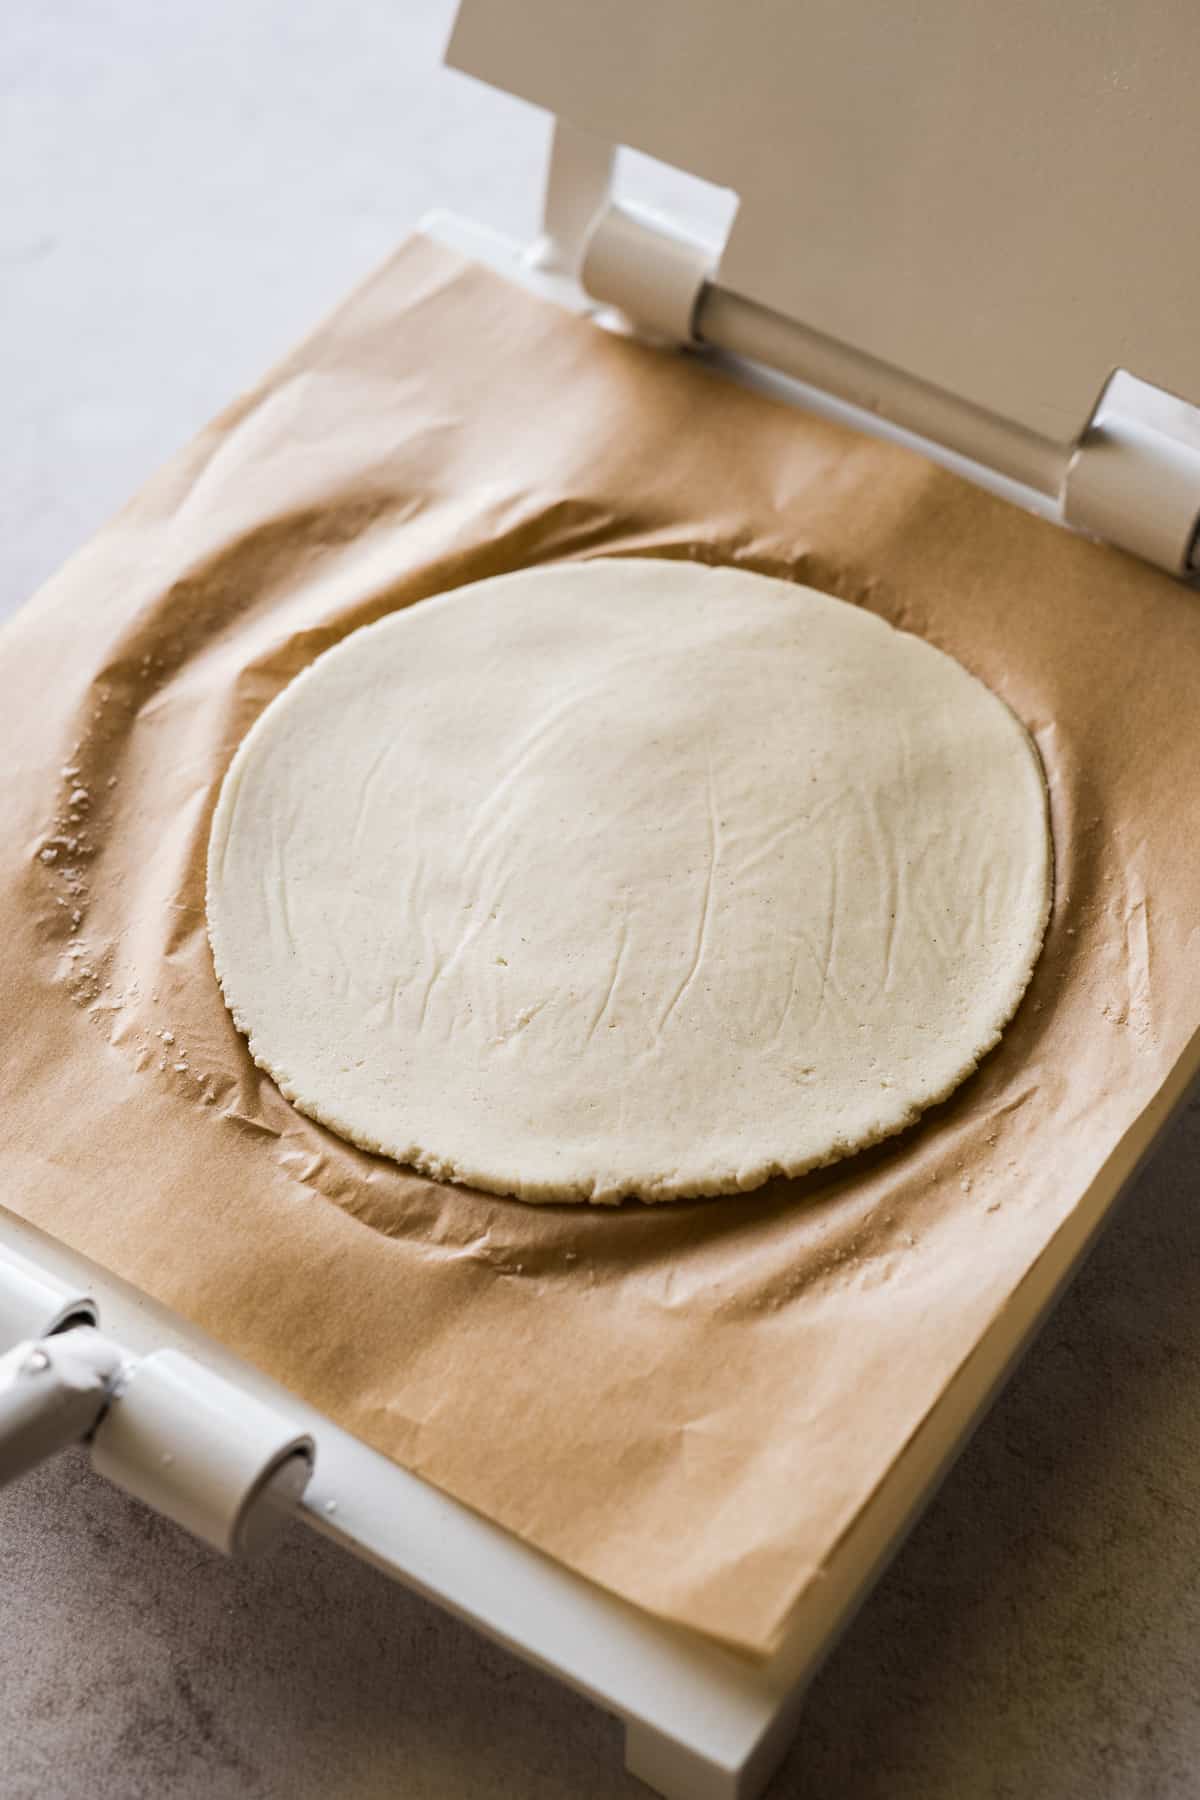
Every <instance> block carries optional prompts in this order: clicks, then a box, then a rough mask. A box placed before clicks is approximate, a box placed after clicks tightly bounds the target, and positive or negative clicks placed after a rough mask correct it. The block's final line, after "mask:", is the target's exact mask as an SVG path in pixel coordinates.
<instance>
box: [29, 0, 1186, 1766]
mask: <svg viewBox="0 0 1200 1800" xmlns="http://www.w3.org/2000/svg"><path fill="white" fill-rule="evenodd" d="M449 14H450V6H449V3H448V0H346V3H345V4H343V5H341V6H339V7H336V8H335V7H331V6H324V5H320V6H318V5H315V4H314V5H311V6H297V5H295V4H290V3H289V0H250V3H249V4H247V3H246V0H173V4H172V5H171V6H170V7H160V6H155V5H153V4H151V3H150V0H108V3H107V4H105V5H104V6H97V5H95V4H94V0H73V3H70V4H68V3H65V0H8V3H7V5H6V7H5V9H4V17H3V24H2V25H0V407H2V412H0V417H2V418H3V421H4V424H5V427H6V440H5V441H6V454H5V457H4V480H3V481H2V482H0V544H2V545H3V551H2V554H0V610H8V609H11V608H12V607H14V606H16V605H17V604H19V603H20V601H21V600H22V599H23V598H25V597H26V596H27V595H28V593H29V592H30V591H32V589H33V588H34V587H35V586H36V585H37V583H38V582H39V581H40V580H41V579H42V578H43V577H44V576H46V575H48V574H49V573H50V572H51V571H52V570H53V569H54V568H55V567H56V566H57V564H58V563H59V562H61V561H62V560H63V559H64V557H66V556H67V555H68V554H69V553H70V552H71V551H72V550H73V549H74V548H75V547H76V546H77V545H78V544H79V543H80V542H81V541H82V539H83V538H84V537H86V536H87V535H88V534H89V533H90V532H91V531H93V530H94V529H95V528H96V527H97V526H98V525H99V524H101V523H102V522H103V520H104V519H105V517H106V516H107V515H108V514H109V513H110V512H111V511H112V510H113V509H114V508H115V507H116V506H118V505H119V504H120V503H121V501H122V500H124V499H125V497H126V496H127V495H128V494H129V493H130V492H131V491H132V489H134V488H135V487H136V486H137V485H138V483H139V482H140V481H141V480H142V479H143V478H144V477H145V476H146V475H147V474H148V473H149V472H150V471H151V470H152V469H153V468H154V467H155V466H156V465H157V464H158V463H159V462H160V461H161V460H162V458H163V457H164V456H165V455H166V454H167V453H168V452H169V451H170V450H172V449H173V448H174V447H175V446H176V445H177V444H178V443H180V442H181V441H182V440H183V439H185V438H186V437H187V436H188V435H190V433H191V432H192V431H193V430H194V429H195V428H196V427H197V426H198V425H199V424H200V423H201V422H202V421H203V420H204V419H205V418H206V417H207V416H208V415H209V414H210V413H212V412H213V411H214V410H216V408H217V407H218V406H220V405H221V404H223V402H224V401H225V400H226V399H227V398H228V397H229V396H230V394H231V393H232V392H233V391H234V390H235V389H236V388H238V387H240V386H242V385H244V384H245V383H246V382H247V381H249V380H250V379H252V378H253V377H254V376H255V375H256V374H257V373H258V372H259V370H260V369H261V368H262V366H263V365H264V364H265V363H266V362H267V361H268V360H270V359H272V358H273V357H274V356H275V355H276V354H277V353H278V352H279V350H280V349H282V348H283V347H284V346H286V345H287V344H288V343H289V342H290V341H291V340H292V339H294V338H295V337H296V336H297V335H299V333H300V332H301V331H303V330H304V329H305V328H306V327H307V326H308V325H309V324H310V323H311V322H312V320H313V319H314V318H315V317H316V316H318V315H319V314H320V313H321V312H322V311H323V310H324V309H325V308H326V307H328V306H329V305H330V304H331V303H332V302H333V301H334V300H335V299H336V298H337V297H338V296H339V295H340V294H341V293H342V292H343V291H344V290H345V289H346V288H347V287H349V286H350V285H351V283H352V282H353V281H354V280H356V279H357V278H358V277H359V276H360V275H361V274H363V273H365V272H366V270H367V269H368V268H369V267H370V266H371V265H372V264H373V263H374V262H376V261H377V260H378V259H379V258H380V257H381V256H382V255H383V254H384V253H385V252H386V251H387V250H388V249H389V248H390V246H391V245H392V244H393V243H394V241H395V240H396V238H397V237H399V236H401V235H402V234H403V233H404V232H405V231H407V230H408V229H410V228H411V226H412V225H413V224H414V223H415V221H416V219H417V217H418V216H419V215H420V214H421V213H422V212H423V211H425V210H426V209H427V208H428V207H430V206H434V205H437V206H444V207H449V208H452V209H455V210H457V211H460V212H464V213H468V214H472V215H474V216H475V217H479V218H483V219H485V220H487V221H488V222H489V223H492V224H495V225H497V226H500V227H502V228H504V229H506V230H509V231H512V232H514V233H517V234H520V235H526V236H527V235H529V234H530V233H531V232H532V230H533V228H534V224H535V218H536V192H537V179H538V169H539V164H540V158H541V155H542V150H543V142H544V126H543V125H542V123H541V122H540V121H539V120H538V119H537V118H536V117H534V116H533V115H529V114H526V113H524V112H523V111H522V110H521V109H520V108H518V107H517V106H515V105H514V104H512V103H509V102H506V101H504V100H503V99H501V98H499V97H498V96H495V95H492V94H489V93H487V92H485V91H484V90H482V89H478V88H475V87H473V86H471V85H470V84H468V83H466V82H464V81H461V80H457V79H455V78H454V77H451V76H448V75H446V76H444V75H442V74H440V73H439V71H438V69H437V59H438V56H439V53H440V50H441V46H442V40H443V38H444V35H445V31H446V29H447V27H448V23H449ZM660 192H661V194H662V197H671V191H670V184H666V186H665V187H664V189H662V190H660ZM1197 603H1198V604H1200V600H1198V602H1197ZM1198 779H1200V778H1198ZM1198 1194H1200V1110H1195V1109H1194V1110H1193V1111H1192V1112H1191V1113H1190V1114H1188V1115H1187V1116H1185V1118H1184V1119H1183V1120H1182V1121H1181V1122H1180V1123H1179V1125H1177V1127H1176V1128H1175V1130H1174V1132H1173V1135H1172V1137H1171V1139H1170V1140H1169V1142H1168V1143H1167V1144H1166V1145H1165V1146H1164V1147H1163V1149H1162V1150H1161V1151H1160V1153H1159V1155H1158V1157H1157V1159H1156V1160H1155V1162H1154V1163H1153V1164H1152V1166H1151V1167H1150V1168H1149V1169H1148V1170H1147V1171H1146V1173H1145V1174H1144V1175H1143V1177H1142V1179H1141V1180H1140V1182H1139V1183H1138V1185H1137V1186H1136V1188H1135V1189H1134V1191H1133V1192H1132V1194H1131V1195H1130V1197H1129V1199H1128V1200H1127V1202H1126V1204H1125V1207H1124V1211H1123V1213H1122V1215H1121V1216H1120V1217H1119V1218H1118V1220H1117V1222H1116V1224H1115V1225H1114V1226H1113V1227H1112V1229H1111V1231H1110V1232H1109V1234H1108V1236H1107V1238H1106V1240H1105V1241H1104V1242H1103V1244H1102V1245H1101V1248H1100V1250H1099V1251H1098V1253H1097V1254H1096V1256H1095V1258H1094V1260H1093V1262H1092V1263H1091V1264H1090V1266H1089V1267H1088V1268H1087V1269H1086V1270H1085V1271H1084V1273H1083V1275H1082V1276H1081V1278H1080V1279H1079V1281H1078V1282H1077V1284H1076V1286H1075V1288H1074V1289H1073V1290H1072V1292H1071V1293H1070V1295H1069V1296H1068V1298H1067V1300H1066V1302H1065V1303H1064V1304H1063V1306H1062V1307H1061V1308H1060V1310H1059V1312H1058V1314H1057V1315H1056V1317H1055V1319H1054V1321H1053V1323H1052V1324H1051V1326H1050V1328H1049V1330H1048V1331H1047V1333H1046V1334H1045V1336H1044V1337H1043V1339H1042V1341H1041V1342H1040V1344H1039V1345H1038V1346H1037V1347H1036V1348H1035V1349H1034V1351H1033V1353H1032V1354H1031V1356H1030V1358H1029V1359H1028V1361H1027V1363H1026V1365H1025V1367H1024V1369H1023V1370H1022V1372H1021V1373H1020V1375H1019V1376H1018V1377H1017V1379H1016V1381H1015V1383H1014V1384H1013V1387H1012V1388H1011V1390H1010V1391H1009V1393H1008V1395H1007V1396H1006V1397H1005V1399H1003V1400H1002V1401H1001V1403H1000V1405H999V1406H998V1408H997V1409H996V1411H995V1412H994V1413H993V1415H992V1416H991V1418H990V1419H989V1421H988V1422H987V1423H986V1424H985V1426H984V1427H983V1429H982V1431H981V1432H980V1434H979V1436H978V1437H977V1438H976V1440H975V1442H974V1444H973V1445H972V1446H971V1448H970V1449H969V1450H968V1452H967V1453H966V1455H965V1456H964V1458H963V1459H962V1461H961V1463H960V1464H959V1466H958V1468H957V1470H956V1471H955V1473H954V1474H953V1475H952V1477H951V1478H950V1481H949V1482H948V1483H947V1486H946V1488H945V1489H944V1490H943V1493H942V1495H941V1497H940V1498H939V1500H938V1501H937V1502H936V1503H935V1505H934V1507H933V1509H932V1511H931V1512H930V1514H929V1515H928V1516H927V1518H926V1520H925V1522H924V1523H923V1524H922V1525H921V1526H920V1527H919V1529H918V1531H917V1534H916V1535H915V1537H914V1538H913V1540H912V1541H911V1543H910V1545H909V1546H908V1548H907V1549H906V1550H905V1551H904V1552H903V1553H902V1555H901V1557H900V1559H899V1561H898V1562H897V1563H896V1565H895V1566H894V1568H893V1570H892V1572H891V1573H890V1574H889V1576H888V1577H887V1578H886V1579H885V1582H884V1583H883V1585H882V1587H881V1588H880V1589H879V1591H878V1593H877V1594H876V1596H875V1598H874V1599H873V1600H872V1601H871V1602H870V1604H869V1605H868V1607H867V1609H866V1611H865V1612H864V1613H863V1614H862V1616H861V1617H860V1619H859V1621H858V1623H857V1625H856V1626H855V1627H854V1628H853V1629H852V1631H851V1633H850V1635H849V1637H848V1638H847V1639H846V1640H845V1642H844V1643H843V1645H842V1647H841V1649H840V1650H839V1651H838V1652H837V1653H836V1655H835V1657H834V1659H833V1660H832V1662H831V1663H830V1664H829V1666H828V1668H827V1669H826V1671H825V1673H824V1675H823V1676H822V1677H821V1678H820V1680H819V1681H818V1683H817V1686H816V1688H815V1689H814V1691H813V1694H812V1696H811V1699H810V1702H809V1706H808V1710H807V1722H806V1725H805V1727H804V1728H803V1730H802V1732H801V1736H800V1739H799V1741H798V1744H797V1747H796V1749H795V1750H794V1751H793V1753H792V1755H791V1756H790V1758H789V1759H788V1761H787V1763H786V1764H785V1766H784V1768H783V1770H782V1772H781V1774H780V1775H779V1777H778V1778H777V1781H776V1783H775V1784H774V1785H773V1787H772V1789H771V1794H772V1796H773V1797H774V1800H784V1796H789V1797H790V1796H797V1797H799V1796H800V1795H804V1796H806V1797H809V1796H818V1795H819V1796H839V1797H840V1796H846V1797H847V1800H850V1797H852V1800H875V1797H876V1796H878V1797H879V1800H883V1797H884V1796H887V1800H917V1797H918V1796H919V1797H920V1800H975V1797H976V1796H978V1797H979V1800H985V1797H988V1796H1001V1795H1014V1796H1016V1795H1025V1794H1034V1793H1036V1794H1038V1795H1040V1796H1043V1797H1044V1800H1046V1797H1049V1800H1053V1797H1057V1796H1076V1795H1078V1796H1080V1800H1082V1797H1083V1796H1084V1795H1087V1796H1095V1797H1096V1800H1115V1797H1117V1796H1120V1797H1121V1800H1125V1797H1126V1796H1129V1797H1132V1796H1135V1795H1137V1796H1142V1795H1149V1794H1153V1795H1154V1796H1155V1797H1156V1800H1184V1797H1185V1796H1188V1797H1190V1796H1191V1795H1192V1794H1194V1792H1195V1775H1194V1771H1195V1768H1196V1767H1197V1766H1198V1765H1200V1689H1198V1687H1197V1683H1196V1680H1195V1669H1196V1666H1197V1662H1198V1661H1200V1575H1198V1574H1197V1570H1198V1569H1200V1554H1198V1552H1200V1304H1198V1302H1200V1204H1197V1196H1198ZM0 1198H2V1196H0ZM0 1584H2V1590H0V1591H2V1592H3V1599H4V1631H3V1633H0V1743H3V1744H4V1745H5V1752H4V1755H3V1757H2V1758H0V1800H27V1797H28V1800H35V1797H36V1800H43V1797H45V1800H84V1796H87V1797H88V1800H91V1797H92V1796H94V1795H96V1794H102V1795H110V1794H111V1795H113V1796H119V1797H120V1800H125V1797H126V1796H128V1797H130V1800H137V1797H139V1796H141V1795H145V1796H154V1797H155V1800H158V1797H160V1796H163V1797H166V1796H170V1797H175V1796H179V1797H182V1800H193V1797H196V1800H199V1797H200V1796H219V1797H220V1800H226V1797H228V1800H241V1797H242V1796H246V1797H247V1800H260V1797H261V1800H267V1797H268V1796H270V1797H271V1800H274V1797H275V1796H279V1797H280V1800H283V1797H285V1796H286V1800H317V1796H322V1797H324V1796H328V1795H330V1794H337V1795H338V1796H339V1800H376V1797H378V1800H383V1797H384V1796H389V1800H390V1797H391V1796H393V1795H398V1794H402V1795H404V1796H405V1800H422V1797H424V1796H428V1797H429V1800H441V1797H443V1796H447V1797H449V1796H472V1797H473V1796H478V1797H479V1800H484V1797H485V1796H487V1797H489V1800H490V1797H492V1796H504V1795H512V1796H514V1797H516V1796H520V1797H521V1800H551V1797H558V1796H563V1797H566V1796H570V1797H572V1800H592V1797H600V1796H617V1795H623V1794H631V1795H632V1794H633V1793H634V1792H635V1791H644V1790H637V1789H635V1784H633V1783H632V1782H631V1781H630V1780H629V1779H628V1778H627V1777H626V1776H624V1775H623V1773H622V1772H621V1769H620V1756H621V1743H620V1735H619V1732H618V1730H617V1728H616V1726H615V1725H614V1724H612V1723H611V1722H610V1721H608V1720H606V1719H605V1718H603V1717H602V1716H601V1715H600V1714H599V1713H597V1712H596V1711H595V1710H594V1709H593V1708H592V1707H590V1706H589V1705H587V1703H585V1702H584V1701H582V1700H579V1699H577V1698H575V1697H573V1696H572V1695H570V1694H569V1693H567V1692H566V1691H565V1690H564V1689H562V1688H561V1687H559V1686H558V1685H557V1684H556V1683H554V1682H552V1681H551V1680H550V1679H549V1678H548V1677H545V1676H541V1675H538V1674H536V1673H533V1672H531V1671H529V1670H527V1669H526V1668H524V1667H523V1666H522V1665H520V1664H518V1663H517V1662H516V1661H515V1660H514V1659H512V1658H510V1657H509V1656H508V1655H506V1654H505V1653H504V1652H502V1651H500V1650H498V1649H495V1648H493V1647H491V1646H489V1645H487V1644H485V1643H484V1642H483V1641H482V1640H481V1639H479V1638H478V1637H477V1636H476V1635H475V1634H474V1633H472V1632H470V1631H468V1630H466V1629H465V1628H464V1627H462V1626H461V1625H459V1624H457V1623H455V1622H454V1621H452V1620H451V1619H449V1618H447V1617H445V1616H444V1615H442V1614H441V1613H439V1612H437V1611H436V1610H435V1609H434V1608H432V1607H431V1606H429V1605H428V1604H427V1603H425V1602H423V1601H421V1600H419V1599H417V1598H416V1597H414V1596H412V1595H411V1594H407V1593H405V1592H404V1591H402V1590H401V1589H400V1588H398V1587H396V1586H394V1585H393V1584H391V1583H389V1582H387V1581H386V1580H385V1579H384V1578H383V1577H382V1576H380V1575H378V1574H376V1573H374V1572H373V1571H371V1570H368V1569H366V1568H364V1567H362V1566H361V1565H359V1564H358V1563H356V1562H354V1561H352V1560H351V1559H350V1558H349V1557H347V1556H346V1555H344V1554H343V1553H342V1552H340V1551H338V1550H337V1549H335V1548H334V1547H333V1546H332V1545H329V1544H325V1543H322V1542H320V1541H318V1540H317V1539H315V1538H314V1537H313V1536H312V1535H311V1534H310V1533H307V1532H302V1531H300V1530H299V1529H297V1530H296V1531H295V1532H293V1533H292V1535H291V1536H290V1537H289V1538H288V1540H287V1541H286V1542H285V1543H284V1544H283V1545H281V1546H280V1547H279V1549H278V1550H277V1551H276V1552H275V1553H274V1554H273V1555H272V1556H271V1557H270V1558H268V1559H267V1560H266V1561H264V1562H262V1563H259V1564H249V1565H245V1566H241V1567H237V1566H233V1565H229V1564H225V1563H223V1562H221V1561H220V1560H219V1559H218V1558H217V1557H215V1556H213V1555H211V1554H210V1553H209V1552H207V1551H205V1550H203V1549H201V1548H199V1547H198V1546H196V1545H194V1544H193V1543H191V1542H190V1541H189V1540H188V1539H186V1538H185V1537H183V1536H182V1534H180V1533H178V1532H177V1531H175V1530H174V1529H173V1528H171V1527H170V1526H168V1525H166V1524H164V1523H162V1522H161V1521H158V1520H156V1519H154V1518H152V1517H150V1516H149V1515H147V1514H145V1513H144V1512H142V1511H141V1510H140V1509H139V1508H138V1507H137V1506H136V1505H135V1504H134V1503H133V1502H131V1501H127V1500H125V1499H124V1498H123V1497H122V1496H120V1495H118V1494H117V1493H116V1492H114V1491H113V1490H111V1489H109V1488H108V1487H106V1486H104V1485H103V1484H102V1483H101V1482H99V1481H98V1480H97V1479H95V1478H94V1477H92V1476H91V1475H90V1473H89V1472H88V1470H87V1467H86V1463H85V1462H84V1461H83V1459H82V1458H81V1457H79V1456H72V1457H68V1458H65V1459H63V1460H62V1461H60V1462H59V1463H57V1464H55V1465H53V1466H51V1467H50V1468H48V1469H45V1470H43V1471H42V1472H41V1473H40V1474H39V1475H38V1476H37V1477H36V1478H35V1479H33V1480H31V1481H30V1482H29V1483H27V1484H26V1485H25V1486H23V1487H21V1488H18V1489H15V1490H11V1491H9V1492H6V1493H4V1494H2V1495H0Z"/></svg>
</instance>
